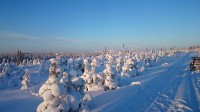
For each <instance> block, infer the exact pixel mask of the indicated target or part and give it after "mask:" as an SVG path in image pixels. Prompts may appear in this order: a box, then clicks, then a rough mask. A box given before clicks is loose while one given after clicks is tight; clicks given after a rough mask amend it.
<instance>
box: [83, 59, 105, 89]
mask: <svg viewBox="0 0 200 112" xmlns="http://www.w3.org/2000/svg"><path fill="white" fill-rule="evenodd" d="M96 64H97V61H96V59H93V60H92V63H91V71H90V70H89V68H88V66H89V64H88V60H87V59H84V65H85V69H84V73H83V75H82V76H81V77H82V78H83V79H84V80H85V91H104V90H105V86H104V85H103V84H104V80H105V78H104V75H103V76H102V74H96Z"/></svg>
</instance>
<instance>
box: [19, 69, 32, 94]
mask: <svg viewBox="0 0 200 112" xmlns="http://www.w3.org/2000/svg"><path fill="white" fill-rule="evenodd" d="M29 79H30V75H29V71H28V70H27V69H25V70H24V75H23V77H22V87H21V88H20V89H21V90H26V89H28V87H29V86H30V80H29Z"/></svg>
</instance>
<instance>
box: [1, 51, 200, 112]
mask: <svg viewBox="0 0 200 112" xmlns="http://www.w3.org/2000/svg"><path fill="white" fill-rule="evenodd" d="M193 56H194V54H193V53H182V54H180V55H178V56H172V57H168V58H167V59H166V62H164V63H161V64H160V65H158V66H153V67H149V68H148V69H146V68H145V71H143V72H142V74H141V75H140V76H136V77H133V78H123V79H121V80H120V82H121V84H120V86H118V87H117V89H115V90H108V91H90V92H87V94H90V95H91V97H89V96H87V97H86V98H87V99H90V98H92V99H90V100H91V101H89V102H88V103H87V105H88V110H89V111H92V112H165V111H169V112H171V111H181V112H200V73H196V72H192V71H189V70H188V67H189V62H190V60H191V58H192V57H193ZM51 61H52V62H55V60H51ZM38 68H39V67H38V66H27V67H26V66H25V67H24V68H23V69H28V70H29V73H30V74H31V77H32V79H31V81H33V82H34V84H32V85H31V86H30V88H29V89H27V90H20V87H21V85H18V86H15V87H10V88H1V89H0V111H1V112H36V109H37V106H38V105H39V104H40V103H41V102H42V101H43V99H42V97H40V95H39V94H38V93H39V92H38V91H39V88H40V87H41V86H42V84H43V83H44V82H45V81H46V80H47V79H48V77H49V74H42V75H41V74H40V73H39V69H38ZM100 69H101V70H102V68H98V67H97V68H96V71H100ZM74 80H75V79H74ZM43 86H44V87H43V88H44V89H47V88H46V87H47V86H46V85H43ZM54 88H55V91H54V94H55V95H62V94H63V91H62V90H61V91H60V92H57V90H56V87H54ZM40 93H43V91H40ZM47 97H51V96H48V95H47ZM68 97H69V100H71V101H76V100H75V99H74V97H70V96H68ZM61 107H62V105H60V108H61ZM74 108H77V107H74ZM49 111H55V110H49Z"/></svg>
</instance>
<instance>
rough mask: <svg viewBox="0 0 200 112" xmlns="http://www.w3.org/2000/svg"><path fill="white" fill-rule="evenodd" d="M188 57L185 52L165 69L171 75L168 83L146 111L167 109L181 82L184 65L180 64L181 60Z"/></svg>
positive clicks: (183, 60)
mask: <svg viewBox="0 0 200 112" xmlns="http://www.w3.org/2000/svg"><path fill="white" fill-rule="evenodd" d="M188 59H189V58H188V54H187V55H185V56H184V57H183V58H182V59H180V60H179V61H177V62H176V63H175V64H174V65H173V66H172V67H170V68H169V70H168V71H166V73H167V74H171V75H172V77H171V78H170V79H169V81H168V84H167V85H166V86H165V87H164V89H163V90H162V91H160V92H159V93H158V96H157V97H156V98H155V99H154V100H153V101H152V103H151V104H150V106H149V107H148V108H147V109H146V110H145V111H146V112H148V111H167V110H168V108H169V107H170V105H172V104H173V99H174V97H175V96H176V94H177V91H178V87H179V85H180V83H181V80H182V76H183V69H184V67H185V66H184V65H183V64H182V62H185V61H187V60H188ZM180 65H181V66H180ZM179 66H180V67H179ZM166 80H167V79H166Z"/></svg>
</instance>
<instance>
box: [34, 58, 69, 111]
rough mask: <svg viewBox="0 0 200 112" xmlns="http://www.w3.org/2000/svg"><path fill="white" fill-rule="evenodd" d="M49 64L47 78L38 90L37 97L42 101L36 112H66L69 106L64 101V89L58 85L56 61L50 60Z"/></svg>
mask: <svg viewBox="0 0 200 112" xmlns="http://www.w3.org/2000/svg"><path fill="white" fill-rule="evenodd" d="M50 62H51V66H50V68H49V73H50V75H49V78H48V80H47V81H46V82H45V83H44V84H43V85H42V86H41V87H40V89H39V95H41V96H42V97H43V100H44V101H43V102H42V103H40V105H39V106H38V107H37V112H61V111H63V112H67V111H68V110H69V109H70V105H69V103H68V102H67V101H66V89H65V87H64V85H62V84H60V83H59V78H58V74H59V73H60V69H59V68H58V67H57V61H56V59H54V58H52V59H50Z"/></svg>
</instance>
